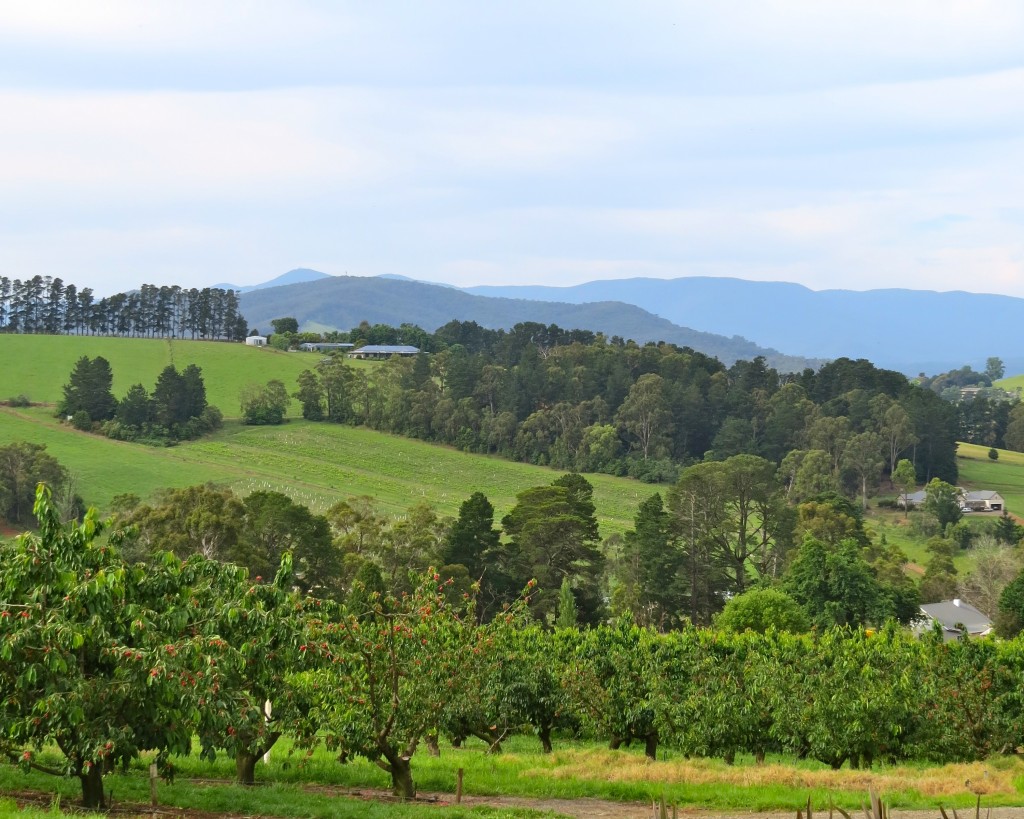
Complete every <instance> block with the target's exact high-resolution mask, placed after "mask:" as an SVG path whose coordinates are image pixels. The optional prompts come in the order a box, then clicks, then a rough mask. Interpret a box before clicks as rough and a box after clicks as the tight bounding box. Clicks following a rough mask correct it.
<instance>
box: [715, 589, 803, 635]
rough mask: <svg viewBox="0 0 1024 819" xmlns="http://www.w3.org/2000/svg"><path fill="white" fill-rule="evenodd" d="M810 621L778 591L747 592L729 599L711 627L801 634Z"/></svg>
mask: <svg viewBox="0 0 1024 819" xmlns="http://www.w3.org/2000/svg"><path fill="white" fill-rule="evenodd" d="M810 626H811V622H810V619H809V618H808V617H807V614H806V613H805V612H804V610H803V609H802V608H801V607H800V604H799V603H797V602H796V600H794V599H793V598H792V597H790V596H789V595H788V594H786V592H784V591H782V590H781V589H750V590H749V591H746V592H744V593H743V594H738V595H736V596H735V597H732V598H730V599H729V602H727V603H726V604H725V608H724V609H722V612H721V613H720V614H719V615H718V616H717V617H716V618H715V627H716V628H720V629H724V630H725V631H736V632H742V631H747V630H749V631H755V632H757V633H759V634H764V633H765V632H766V631H768V630H769V629H774V630H776V631H791V632H794V633H802V632H805V631H808V630H809V629H810Z"/></svg>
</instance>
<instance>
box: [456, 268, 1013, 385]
mask: <svg viewBox="0 0 1024 819" xmlns="http://www.w3.org/2000/svg"><path fill="white" fill-rule="evenodd" d="M467 292H470V293H475V294H477V295H482V296H491V297H504V298H527V299H545V300H557V301H564V302H569V303H571V304H582V303H586V302H590V301H606V300H613V301H624V302H628V303H629V304H634V305H636V306H638V307H642V308H644V309H646V310H650V311H651V312H652V313H655V314H657V315H659V316H661V317H662V318H665V319H668V320H669V321H672V322H674V323H676V324H685V325H687V326H690V327H696V328H699V329H700V330H703V331H705V332H709V333H721V334H724V335H732V334H736V333H738V334H742V335H743V336H744V337H746V338H751V339H754V340H755V341H756V342H757V343H758V344H763V345H765V346H768V347H774V348H777V349H780V350H785V351H786V352H787V353H790V354H793V355H803V356H818V357H822V358H830V359H831V358H838V357H840V356H846V357H848V358H867V359H869V360H870V361H872V362H874V363H875V364H877V365H878V366H881V367H887V368H889V369H895V370H901V371H903V372H905V373H908V374H910V375H916V374H917V373H919V372H926V373H929V374H932V373H938V372H945V371H947V370H950V369H953V368H959V367H962V366H963V365H965V364H971V365H972V366H974V368H975V369H979V370H980V369H983V368H984V364H985V359H986V358H988V357H989V356H999V357H1000V358H1002V359H1003V362H1004V363H1005V365H1006V368H1007V372H1011V373H1012V372H1024V347H1022V344H1021V340H1022V339H1021V336H1022V334H1024V299H1019V298H1014V297H1012V296H997V295H986V294H978V293H964V292H947V293H938V292H935V291H931V290H896V289H893V290H866V291H853V290H820V291H815V290H810V289H808V288H806V287H804V286H802V285H799V284H788V283H785V282H754V281H746V280H743V279H729V278H707V277H700V276H691V277H686V278H679V279H641V278H637V279H616V280H610V281H594V282H587V283H586V284H580V285H577V286H575V287H542V286H522V287H516V286H509V287H489V286H488V287H471V288H467Z"/></svg>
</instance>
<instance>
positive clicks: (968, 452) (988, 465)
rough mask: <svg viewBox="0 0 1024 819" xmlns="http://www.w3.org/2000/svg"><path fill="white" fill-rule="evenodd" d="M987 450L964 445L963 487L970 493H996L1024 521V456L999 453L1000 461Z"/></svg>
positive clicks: (961, 449) (960, 460) (961, 462)
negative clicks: (990, 490) (969, 490)
mask: <svg viewBox="0 0 1024 819" xmlns="http://www.w3.org/2000/svg"><path fill="white" fill-rule="evenodd" d="M988 449H989V448H988V447H987V446H977V445H975V444H960V445H959V446H958V447H957V465H958V466H959V467H960V484H961V485H962V486H964V487H966V488H968V489H994V490H995V491H997V492H998V493H999V494H1000V495H1002V496H1003V498H1004V500H1005V501H1006V508H1007V511H1009V512H1011V513H1012V514H1015V515H1018V516H1020V517H1024V452H1011V451H1010V450H1008V449H1000V450H999V460H998V461H993V460H990V459H989V457H988Z"/></svg>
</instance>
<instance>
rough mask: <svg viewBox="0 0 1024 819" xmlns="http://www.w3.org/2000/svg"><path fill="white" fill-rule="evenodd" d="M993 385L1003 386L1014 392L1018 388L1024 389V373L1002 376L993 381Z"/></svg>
mask: <svg viewBox="0 0 1024 819" xmlns="http://www.w3.org/2000/svg"><path fill="white" fill-rule="evenodd" d="M992 386H993V387H1001V388H1002V389H1004V390H1006V391H1007V392H1014V391H1016V390H1024V373H1022V374H1021V375H1011V376H1007V377H1006V378H1000V379H999V380H998V381H994V382H993V383H992Z"/></svg>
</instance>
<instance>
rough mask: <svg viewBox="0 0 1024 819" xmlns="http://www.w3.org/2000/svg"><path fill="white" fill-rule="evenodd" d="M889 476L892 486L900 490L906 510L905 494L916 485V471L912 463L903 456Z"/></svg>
mask: <svg viewBox="0 0 1024 819" xmlns="http://www.w3.org/2000/svg"><path fill="white" fill-rule="evenodd" d="M891 478H892V483H893V486H895V487H896V488H897V489H899V491H900V495H901V496H902V499H903V508H904V509H905V510H906V509H907V495H908V494H909V493H910V490H911V489H912V488H913V487H914V486H916V485H917V473H916V472H915V471H914V465H913V464H912V463H911V462H910V461H908V460H906V459H905V458H904V459H903V460H901V461H900V462H899V463H897V464H896V469H894V470H893V472H892V476H891ZM907 511H909V510H907Z"/></svg>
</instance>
